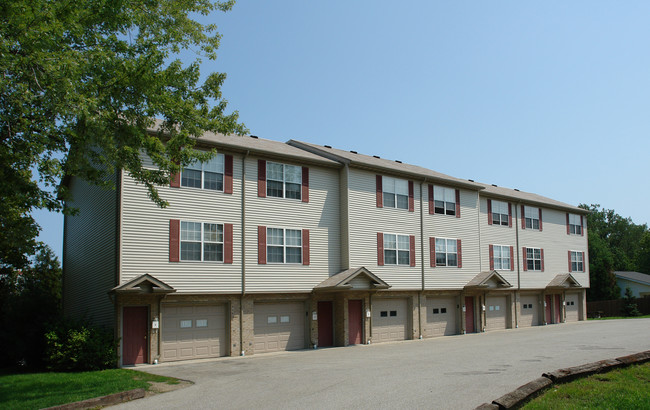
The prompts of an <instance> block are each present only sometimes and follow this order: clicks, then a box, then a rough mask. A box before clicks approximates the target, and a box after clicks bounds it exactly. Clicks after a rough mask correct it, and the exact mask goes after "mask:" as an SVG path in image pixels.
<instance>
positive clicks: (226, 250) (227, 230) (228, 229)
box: [223, 224, 233, 263]
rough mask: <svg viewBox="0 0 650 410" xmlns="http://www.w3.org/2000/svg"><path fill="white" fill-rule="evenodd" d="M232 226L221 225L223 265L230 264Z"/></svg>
mask: <svg viewBox="0 0 650 410" xmlns="http://www.w3.org/2000/svg"><path fill="white" fill-rule="evenodd" d="M232 231H233V229H232V224H223V263H232V254H233V252H232V250H233V235H232Z"/></svg>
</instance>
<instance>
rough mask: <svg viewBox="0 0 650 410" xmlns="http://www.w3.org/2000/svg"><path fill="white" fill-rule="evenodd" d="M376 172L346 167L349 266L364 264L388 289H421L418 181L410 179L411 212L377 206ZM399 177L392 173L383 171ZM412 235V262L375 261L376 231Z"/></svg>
mask: <svg viewBox="0 0 650 410" xmlns="http://www.w3.org/2000/svg"><path fill="white" fill-rule="evenodd" d="M376 175H378V174H377V173H375V172H369V171H365V170H361V169H358V168H350V178H349V187H350V189H349V204H348V209H349V215H350V216H349V229H350V266H351V267H361V266H365V267H366V268H368V269H369V270H370V271H371V272H372V273H374V274H376V275H378V276H379V277H380V278H381V279H382V280H384V281H385V282H387V283H388V284H389V285H391V290H405V289H410V290H412V289H421V288H422V273H421V270H420V263H421V258H420V201H419V198H420V184H419V182H418V181H414V184H413V186H414V199H415V201H414V202H415V209H414V212H409V211H408V210H407V209H398V208H377V200H376V198H377V197H376ZM386 176H391V177H395V178H401V179H405V180H407V178H402V177H399V176H395V175H386ZM378 232H382V233H392V234H398V235H414V236H415V254H416V258H415V261H416V266H410V265H384V266H378V265H377V233H378Z"/></svg>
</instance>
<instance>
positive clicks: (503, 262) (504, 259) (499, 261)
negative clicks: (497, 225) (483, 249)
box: [491, 245, 512, 270]
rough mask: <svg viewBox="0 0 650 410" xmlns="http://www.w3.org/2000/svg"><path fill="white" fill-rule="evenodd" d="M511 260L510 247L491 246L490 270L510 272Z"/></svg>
mask: <svg viewBox="0 0 650 410" xmlns="http://www.w3.org/2000/svg"><path fill="white" fill-rule="evenodd" d="M511 260H512V256H511V255H510V246H501V245H492V263H491V264H492V265H493V267H492V268H491V269H498V270H510V263H511Z"/></svg>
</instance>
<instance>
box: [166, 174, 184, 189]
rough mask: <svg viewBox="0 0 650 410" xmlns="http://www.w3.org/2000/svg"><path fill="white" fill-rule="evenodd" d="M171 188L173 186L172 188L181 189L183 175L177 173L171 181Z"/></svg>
mask: <svg viewBox="0 0 650 410" xmlns="http://www.w3.org/2000/svg"><path fill="white" fill-rule="evenodd" d="M169 186H171V187H172V188H180V186H181V173H180V172H177V173H175V174H173V175H172V179H171V181H170V183H169Z"/></svg>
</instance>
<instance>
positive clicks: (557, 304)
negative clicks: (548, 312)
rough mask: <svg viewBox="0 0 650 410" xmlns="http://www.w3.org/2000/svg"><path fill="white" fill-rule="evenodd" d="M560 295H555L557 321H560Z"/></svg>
mask: <svg viewBox="0 0 650 410" xmlns="http://www.w3.org/2000/svg"><path fill="white" fill-rule="evenodd" d="M560 309H561V307H560V295H555V323H560V322H561V320H560Z"/></svg>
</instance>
